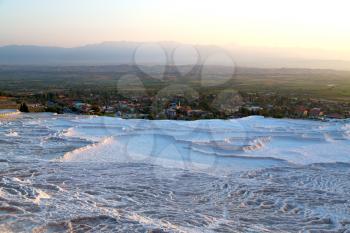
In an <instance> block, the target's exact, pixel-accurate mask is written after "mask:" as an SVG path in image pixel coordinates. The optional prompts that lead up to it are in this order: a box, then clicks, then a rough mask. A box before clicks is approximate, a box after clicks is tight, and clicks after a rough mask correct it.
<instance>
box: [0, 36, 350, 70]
mask: <svg viewBox="0 0 350 233" xmlns="http://www.w3.org/2000/svg"><path fill="white" fill-rule="evenodd" d="M159 44H160V45H161V46H162V47H163V48H164V50H165V51H167V52H168V57H167V58H165V59H168V58H169V57H170V56H171V54H172V51H173V49H174V48H176V47H181V46H184V47H186V46H187V47H190V46H189V45H184V44H180V43H175V42H160V43H159ZM142 45H144V43H138V42H104V43H101V44H93V45H86V46H81V47H75V48H61V47H44V46H30V45H10V46H3V47H0V65H45V66H46V65H58V66H60V65H63V66H67V65H69V66H72V65H120V64H131V63H132V61H133V56H134V52H135V50H136V48H139V46H142ZM158 48H159V47H158ZM193 48H195V49H196V50H197V51H198V53H199V54H200V55H201V59H202V60H204V59H205V58H206V56H207V55H208V54H211V53H215V52H217V51H222V50H221V49H220V48H219V47H216V46H193ZM225 51H226V52H227V53H228V54H230V55H231V56H232V58H233V60H234V62H235V63H236V64H237V65H238V66H246V67H261V68H317V69H339V70H350V62H349V61H345V60H336V59H314V58H310V57H307V56H294V55H293V53H292V55H291V54H290V51H292V50H291V49H289V50H288V51H287V50H279V49H249V48H244V47H229V48H227V49H226V50H225ZM158 52H159V51H157V47H156V46H154V50H152V47H150V48H148V49H145V50H143V51H142V54H141V55H142V56H143V58H142V59H143V60H145V61H148V60H150V64H153V63H154V64H156V65H158V64H157V59H154V58H155V57H156V56H157V54H158ZM188 56H189V55H188V54H186V52H185V53H182V54H179V55H178V57H177V61H178V62H179V63H181V64H186V63H187V61H189V62H193V61H191V59H190V58H189V57H188ZM217 63H218V64H217V65H220V61H219V60H218V61H217Z"/></svg>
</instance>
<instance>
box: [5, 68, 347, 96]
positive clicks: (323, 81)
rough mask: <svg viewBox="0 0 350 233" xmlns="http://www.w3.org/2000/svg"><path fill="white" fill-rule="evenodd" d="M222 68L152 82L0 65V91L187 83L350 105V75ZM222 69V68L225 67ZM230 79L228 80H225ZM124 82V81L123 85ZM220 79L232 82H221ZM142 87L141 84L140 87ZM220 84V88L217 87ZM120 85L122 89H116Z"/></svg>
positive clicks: (110, 72)
mask: <svg viewBox="0 0 350 233" xmlns="http://www.w3.org/2000/svg"><path fill="white" fill-rule="evenodd" d="M215 69H219V68H218V67H216V68H213V71H212V73H213V74H217V75H216V76H215V77H214V78H212V79H210V80H204V81H203V80H201V77H202V76H201V74H200V73H197V72H196V71H193V72H190V73H189V74H188V75H186V76H181V75H179V74H178V73H177V72H176V71H174V70H173V69H169V70H170V71H166V73H165V74H164V79H162V80H157V79H153V78H152V77H150V76H149V75H147V74H145V73H143V72H142V71H140V70H139V69H137V68H135V67H132V66H127V65H125V66H99V67H92V66H89V67H82V66H81V67H79V66H77V67H38V66H36V67H29V66H26V67H23V66H21V67H17V66H11V67H10V66H2V67H0V82H1V85H0V92H2V93H5V94H12V95H26V94H35V93H47V92H57V93H59V92H67V91H70V90H74V91H81V92H84V93H87V92H95V91H103V92H115V91H118V90H119V91H120V90H121V89H129V90H130V91H140V90H145V91H146V93H147V94H155V93H156V92H158V91H159V90H161V89H162V88H164V87H166V86H168V85H171V84H181V85H189V86H191V87H192V88H194V89H196V90H198V91H204V92H218V91H222V90H223V89H234V90H237V91H242V92H253V93H276V94H280V95H288V96H307V97H310V98H320V99H325V100H335V101H341V102H342V101H345V102H347V101H350V72H346V71H334V70H309V69H257V68H238V69H237V70H236V72H235V74H233V75H232V74H230V73H225V72H222V71H219V70H215ZM223 70H224V69H223ZM124 75H134V76H137V77H139V78H140V79H139V80H137V81H141V82H136V83H133V81H132V79H130V83H129V85H124V86H123V88H120V82H119V80H120V78H122V77H124ZM227 77H229V78H227ZM125 80H128V79H124V83H125ZM221 80H228V81H227V82H225V83H223V82H221ZM140 83H141V84H140ZM217 83H218V85H216V84H217ZM118 85H119V87H118Z"/></svg>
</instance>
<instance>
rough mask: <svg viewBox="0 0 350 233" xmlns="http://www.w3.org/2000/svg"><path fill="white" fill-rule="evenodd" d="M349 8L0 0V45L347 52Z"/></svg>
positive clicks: (229, 1)
mask: <svg viewBox="0 0 350 233" xmlns="http://www.w3.org/2000/svg"><path fill="white" fill-rule="evenodd" d="M349 11H350V1H347V0H202V1H200V0H176V1H170V0H0V45H6V44H36V45H59V46H66V47H72V46H77V45H84V44H90V43H98V42H102V41H120V40H127V41H178V42H185V43H193V44H217V45H229V44H239V45H243V46H267V47H274V46H277V47H304V48H322V49H328V50H335V51H339V52H340V53H349V51H350V13H349Z"/></svg>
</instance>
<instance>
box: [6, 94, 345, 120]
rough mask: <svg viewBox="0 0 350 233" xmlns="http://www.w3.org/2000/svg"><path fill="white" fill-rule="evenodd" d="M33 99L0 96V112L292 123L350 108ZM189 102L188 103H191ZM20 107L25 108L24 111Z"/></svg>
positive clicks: (271, 99)
mask: <svg viewBox="0 0 350 233" xmlns="http://www.w3.org/2000/svg"><path fill="white" fill-rule="evenodd" d="M35 99H36V100H37V99H38V98H34V97H33V96H31V95H29V96H25V97H18V96H17V97H6V96H0V109H19V110H21V111H23V112H55V113H59V114H63V113H74V114H86V115H103V116H111V117H120V118H124V119H172V120H197V119H229V118H240V117H246V116H251V115H261V116H265V117H273V118H296V119H314V120H326V119H345V118H350V104H348V103H346V102H337V101H329V100H322V99H315V98H305V97H304V98H301V97H298V96H281V95H279V94H276V93H240V94H239V95H235V96H228V97H227V98H226V99H225V102H224V103H220V104H219V105H218V104H215V101H216V99H217V95H216V94H207V95H201V96H199V97H197V98H186V97H185V96H184V95H182V94H178V95H174V96H171V97H156V96H152V97H150V96H133V97H128V98H126V97H123V96H120V95H115V96H111V97H109V98H107V100H106V98H105V97H104V98H101V96H99V95H93V94H91V95H89V96H88V97H83V96H81V97H79V98H77V99H72V98H71V97H69V94H66V95H65V94H50V95H46V96H45V97H41V98H40V101H35ZM189 99H190V100H189ZM23 105H25V106H24V107H23Z"/></svg>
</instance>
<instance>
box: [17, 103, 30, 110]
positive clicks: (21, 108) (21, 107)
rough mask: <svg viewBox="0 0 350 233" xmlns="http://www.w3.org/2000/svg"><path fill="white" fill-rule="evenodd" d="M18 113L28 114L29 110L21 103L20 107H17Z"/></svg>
mask: <svg viewBox="0 0 350 233" xmlns="http://www.w3.org/2000/svg"><path fill="white" fill-rule="evenodd" d="M19 111H21V112H29V108H28V106H27V104H26V103H22V104H21V106H20V107H19Z"/></svg>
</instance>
